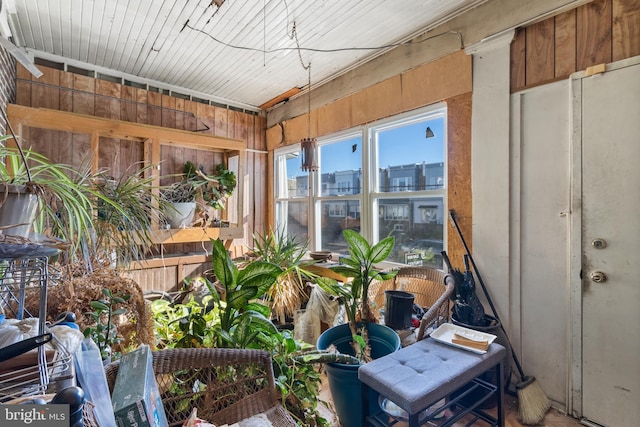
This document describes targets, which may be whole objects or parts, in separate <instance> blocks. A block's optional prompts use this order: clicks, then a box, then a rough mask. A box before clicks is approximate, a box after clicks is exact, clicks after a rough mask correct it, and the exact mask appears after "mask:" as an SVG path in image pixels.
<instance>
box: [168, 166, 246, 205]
mask: <svg viewBox="0 0 640 427" xmlns="http://www.w3.org/2000/svg"><path fill="white" fill-rule="evenodd" d="M180 176H181V179H180V181H177V182H175V183H173V184H171V185H169V186H168V187H166V188H164V189H163V190H162V196H163V198H164V199H165V200H167V201H169V202H174V203H184V202H197V201H198V199H199V198H202V201H203V203H204V204H205V205H208V206H211V207H213V208H214V209H224V200H225V199H226V198H227V197H229V196H231V195H232V194H233V190H234V189H235V188H236V175H235V173H233V171H231V170H229V169H227V168H226V166H225V165H224V164H222V163H221V164H219V165H218V166H216V172H215V174H214V175H207V174H205V173H204V171H203V168H202V166H201V167H200V168H196V166H195V165H194V164H193V162H190V161H189V162H186V163H185V164H184V168H183V171H182V174H181V175H180Z"/></svg>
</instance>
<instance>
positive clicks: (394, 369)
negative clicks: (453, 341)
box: [358, 338, 506, 427]
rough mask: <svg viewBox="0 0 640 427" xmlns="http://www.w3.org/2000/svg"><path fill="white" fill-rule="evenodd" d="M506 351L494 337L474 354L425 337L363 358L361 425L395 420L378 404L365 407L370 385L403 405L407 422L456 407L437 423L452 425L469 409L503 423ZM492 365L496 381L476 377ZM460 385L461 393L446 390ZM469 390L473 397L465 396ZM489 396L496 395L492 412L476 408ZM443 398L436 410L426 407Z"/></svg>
mask: <svg viewBox="0 0 640 427" xmlns="http://www.w3.org/2000/svg"><path fill="white" fill-rule="evenodd" d="M505 355H506V350H505V348H504V347H503V346H501V345H499V344H496V343H492V344H491V345H490V346H489V349H488V350H487V352H486V353H485V354H478V353H474V352H470V351H467V350H463V349H458V348H455V347H452V346H449V345H446V344H442V343H439V342H437V341H435V340H433V339H432V338H427V339H424V340H422V341H418V342H417V343H415V344H413V345H410V346H409V347H405V348H403V349H401V350H399V351H396V352H394V353H391V354H389V355H387V356H384V357H381V358H379V359H376V360H374V361H372V362H369V363H367V364H364V365H362V366H361V367H360V368H359V369H358V378H359V379H360V382H361V383H362V388H363V390H362V391H363V392H362V396H365V398H363V402H362V403H363V425H364V426H366V425H372V426H377V427H381V426H387V425H390V424H393V423H394V419H390V416H389V415H388V414H386V413H384V412H383V411H382V410H381V409H380V408H379V407H376V408H369V401H368V399H367V398H366V396H368V395H369V389H372V390H374V391H376V392H378V393H380V395H381V396H383V397H386V398H387V399H389V400H391V401H392V402H393V403H395V404H396V405H398V406H399V407H400V408H402V409H403V410H404V411H406V413H407V414H408V421H409V427H417V426H419V425H422V424H424V423H426V422H427V421H432V420H434V419H439V418H441V417H442V414H443V411H445V410H446V409H447V408H454V407H455V409H456V410H455V415H454V416H452V417H451V418H449V419H448V420H446V422H444V423H442V422H441V421H439V422H438V425H439V426H440V427H445V426H450V425H453V424H454V423H455V422H456V421H458V420H459V419H460V418H462V417H464V416H465V415H466V414H471V416H472V417H474V418H473V421H474V422H475V420H478V419H481V420H484V421H485V423H486V424H489V425H490V426H495V427H504V385H503V384H502V382H503V378H504V377H503V361H504V358H505ZM492 368H497V374H496V375H494V376H493V377H495V383H491V382H489V381H486V380H484V379H483V378H480V377H481V376H482V375H483V374H484V373H486V372H487V371H489V370H490V369H492ZM484 377H486V375H485V376H484ZM461 389H462V390H463V391H460V394H458V393H456V394H457V395H456V397H455V398H452V399H449V395H451V394H452V393H454V392H456V391H459V390H461ZM470 396H474V399H475V400H473V401H471V402H469V397H470ZM492 396H495V398H496V401H497V416H496V417H493V416H491V415H489V414H487V413H486V412H485V411H483V410H482V409H480V408H481V406H482V404H483V403H484V402H486V401H487V400H488V399H489V398H491V397H492ZM443 398H447V400H448V402H447V404H446V405H445V406H443V407H442V408H441V409H440V410H438V411H437V412H433V413H427V412H426V410H427V409H428V408H429V407H431V406H432V405H434V404H435V403H436V402H438V401H440V400H442V399H443ZM391 418H392V417H391ZM485 423H483V424H482V425H486V424H485ZM468 425H471V424H468Z"/></svg>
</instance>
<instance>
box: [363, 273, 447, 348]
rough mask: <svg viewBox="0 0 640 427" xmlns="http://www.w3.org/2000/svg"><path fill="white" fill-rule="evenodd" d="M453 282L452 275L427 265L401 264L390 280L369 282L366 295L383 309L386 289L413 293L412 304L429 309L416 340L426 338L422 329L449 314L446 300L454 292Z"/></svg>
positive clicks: (424, 329) (436, 324)
mask: <svg viewBox="0 0 640 427" xmlns="http://www.w3.org/2000/svg"><path fill="white" fill-rule="evenodd" d="M454 289H455V282H454V281H453V277H451V276H450V275H447V274H445V273H444V272H443V271H442V270H436V269H433V268H429V267H403V268H400V269H399V270H398V274H397V275H396V276H395V277H394V278H393V279H390V280H385V281H381V282H375V283H372V284H371V286H370V287H369V298H370V300H371V301H372V302H373V303H374V304H375V305H376V307H379V308H382V307H384V306H385V294H384V291H387V290H398V291H405V292H409V293H412V294H413V295H415V299H414V303H415V304H418V305H419V306H420V307H423V308H427V307H428V308H429V309H428V310H427V312H426V313H425V314H424V316H423V317H422V320H421V322H420V328H419V329H418V334H417V336H416V340H418V341H420V340H421V339H423V338H424V337H425V331H427V330H428V328H430V327H436V326H438V325H439V324H440V323H444V322H447V321H448V320H449V317H450V310H451V309H450V305H449V299H450V297H451V295H453V292H454Z"/></svg>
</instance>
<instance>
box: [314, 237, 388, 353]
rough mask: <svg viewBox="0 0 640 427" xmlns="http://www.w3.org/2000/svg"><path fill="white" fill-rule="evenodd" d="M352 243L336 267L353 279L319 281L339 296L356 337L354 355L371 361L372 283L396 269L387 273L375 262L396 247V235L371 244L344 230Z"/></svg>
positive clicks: (373, 316)
mask: <svg viewBox="0 0 640 427" xmlns="http://www.w3.org/2000/svg"><path fill="white" fill-rule="evenodd" d="M343 234H344V237H345V240H346V241H347V243H348V245H349V256H348V257H344V258H341V262H342V265H339V266H337V267H335V268H334V269H333V270H334V271H335V272H336V273H338V274H341V275H342V276H344V277H347V278H351V280H347V281H345V282H344V283H340V282H337V281H335V280H333V279H329V278H318V280H317V281H318V284H319V285H320V287H322V288H323V289H324V290H325V291H327V292H329V293H331V294H333V295H337V296H338V298H339V301H340V303H341V304H344V306H345V312H346V314H347V319H348V323H349V328H350V329H351V335H352V337H353V341H352V347H353V349H354V351H355V353H354V354H355V355H356V356H357V357H358V359H360V360H361V361H363V362H368V361H370V360H371V355H370V347H369V338H368V331H367V323H370V322H375V320H376V319H375V314H374V312H373V310H372V309H371V302H370V301H369V286H370V285H371V283H372V282H373V281H374V280H388V279H391V278H392V277H394V276H395V274H396V272H394V271H391V272H385V271H382V270H379V269H378V268H376V266H375V264H377V263H380V262H382V261H384V260H386V259H387V257H388V256H389V254H390V253H391V251H392V250H393V247H394V244H395V241H394V239H393V237H387V238H385V239H382V240H381V241H379V242H378V243H376V244H375V245H373V246H371V245H370V244H369V242H367V240H366V239H365V238H364V237H362V236H361V235H360V234H359V233H357V232H355V231H353V230H344V231H343Z"/></svg>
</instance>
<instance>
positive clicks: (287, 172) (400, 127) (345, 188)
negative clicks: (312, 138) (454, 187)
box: [275, 105, 447, 268]
mask: <svg viewBox="0 0 640 427" xmlns="http://www.w3.org/2000/svg"><path fill="white" fill-rule="evenodd" d="M446 142H447V141H446V109H445V107H444V106H442V105H438V106H435V107H431V108H426V109H423V110H421V111H418V112H413V113H411V114H403V115H400V116H397V117H392V118H389V119H386V120H381V121H378V122H375V123H371V124H370V125H368V126H364V127H361V128H358V129H353V130H350V131H347V132H343V133H340V134H336V135H331V136H328V137H324V138H322V139H320V140H319V171H317V172H313V173H310V174H307V173H303V172H302V171H301V169H300V161H299V156H298V155H297V154H298V152H297V151H296V149H294V148H287V149H283V150H278V151H276V156H275V159H276V171H277V172H276V173H277V179H276V181H277V182H276V186H277V188H276V196H277V199H276V212H277V221H278V226H279V227H286V229H287V231H288V233H289V235H290V236H291V235H296V236H298V237H299V238H301V239H309V242H310V247H311V248H313V249H317V250H319V249H323V250H331V251H334V252H338V253H346V248H347V245H346V242H345V241H344V239H343V237H342V231H343V230H344V229H346V228H349V229H353V230H356V231H359V232H360V233H361V234H362V235H363V236H364V237H365V238H367V239H368V240H369V241H373V242H375V241H379V240H380V239H383V238H384V237H386V236H394V238H395V241H396V244H395V247H394V250H393V252H392V254H391V256H390V257H389V260H390V261H393V262H397V263H402V264H416V265H428V266H433V267H437V268H441V267H442V256H441V254H440V252H441V251H442V250H443V249H444V248H445V242H444V223H445V222H444V219H445V218H446V215H445V212H446V198H445V195H446V170H447V168H446V155H445V153H446ZM296 161H297V163H296ZM293 168H296V169H295V170H294V169H293ZM284 189H286V191H285V190H284ZM305 220H306V221H307V223H306V224H305V223H304V221H305ZM305 227H306V228H305Z"/></svg>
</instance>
